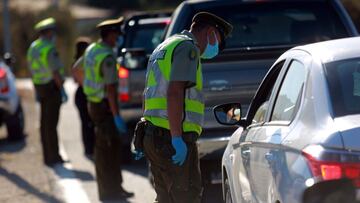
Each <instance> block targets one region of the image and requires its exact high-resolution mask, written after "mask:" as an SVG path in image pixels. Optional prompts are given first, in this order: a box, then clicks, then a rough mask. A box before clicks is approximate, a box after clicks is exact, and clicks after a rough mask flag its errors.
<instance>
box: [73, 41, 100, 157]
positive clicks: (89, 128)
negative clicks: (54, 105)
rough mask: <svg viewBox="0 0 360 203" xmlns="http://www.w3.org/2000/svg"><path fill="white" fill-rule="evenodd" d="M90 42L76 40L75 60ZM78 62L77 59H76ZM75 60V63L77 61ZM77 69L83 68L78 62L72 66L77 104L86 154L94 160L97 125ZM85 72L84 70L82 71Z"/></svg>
mask: <svg viewBox="0 0 360 203" xmlns="http://www.w3.org/2000/svg"><path fill="white" fill-rule="evenodd" d="M89 44H90V39H88V38H87V37H79V38H78V39H77V40H76V51H75V57H74V58H75V60H78V59H79V58H80V57H82V56H83V54H84V52H85V50H86V48H87V47H88V46H89ZM75 62H76V61H75ZM75 62H74V63H75ZM77 70H82V69H81V68H80V69H79V68H77V67H76V63H75V64H74V66H73V68H72V73H73V76H74V80H75V82H76V83H78V84H79V86H78V88H77V90H76V93H75V105H76V107H77V108H78V110H79V115H80V119H81V134H82V141H83V146H84V151H85V156H86V157H87V158H89V159H90V160H93V155H94V148H95V147H94V146H95V129H94V128H95V126H94V123H93V122H92V120H91V118H90V115H89V112H88V109H87V99H86V95H85V94H84V89H83V87H82V80H83V78H78V77H77V75H76V74H78V73H76V71H77ZM81 74H83V72H82V73H81Z"/></svg>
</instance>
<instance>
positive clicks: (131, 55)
mask: <svg viewBox="0 0 360 203" xmlns="http://www.w3.org/2000/svg"><path fill="white" fill-rule="evenodd" d="M121 55H122V61H121V65H122V66H124V67H125V68H127V69H146V66H147V57H146V52H145V49H143V48H131V49H128V48H124V49H122V50H121Z"/></svg>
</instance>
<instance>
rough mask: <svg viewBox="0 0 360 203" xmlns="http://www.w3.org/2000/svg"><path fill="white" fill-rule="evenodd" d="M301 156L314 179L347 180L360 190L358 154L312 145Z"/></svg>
mask: <svg viewBox="0 0 360 203" xmlns="http://www.w3.org/2000/svg"><path fill="white" fill-rule="evenodd" d="M303 155H304V157H305V158H306V159H307V161H308V164H309V167H310V169H311V172H312V175H313V176H314V177H317V178H320V179H323V180H334V179H341V178H349V179H352V180H353V181H354V184H355V185H356V186H357V187H358V188H360V154H355V153H351V152H347V151H342V150H328V149H325V148H323V147H322V146H319V145H314V146H309V147H307V148H305V149H304V150H303Z"/></svg>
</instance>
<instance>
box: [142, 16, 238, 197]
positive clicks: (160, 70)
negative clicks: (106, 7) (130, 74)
mask: <svg viewBox="0 0 360 203" xmlns="http://www.w3.org/2000/svg"><path fill="white" fill-rule="evenodd" d="M231 31H232V26H231V25H230V24H229V23H228V22H226V21H225V20H223V19H222V18H220V17H218V16H216V15H213V14H211V13H207V12H200V13H197V14H196V15H195V16H194V17H193V19H192V24H191V28H190V31H187V30H184V31H183V32H181V33H180V34H176V35H174V36H172V37H170V38H168V39H166V40H165V41H164V42H163V43H161V44H160V45H159V46H158V47H157V48H156V49H155V50H154V52H153V53H152V55H151V57H150V59H149V63H148V69H147V75H146V88H145V90H144V117H145V119H146V120H147V125H146V128H145V136H144V140H143V144H144V152H145V156H146V157H147V159H148V160H149V161H150V165H151V166H150V168H151V171H152V173H153V176H154V185H155V191H156V194H157V197H156V201H155V202H159V203H176V202H179V203H183V202H187V203H190V202H200V201H201V194H202V187H201V175H200V168H199V159H198V154H197V153H198V152H197V147H196V140H197V138H198V136H199V135H200V134H201V131H202V127H201V125H202V122H203V116H204V107H205V106H204V101H203V97H202V88H203V86H202V85H203V84H202V82H203V81H202V71H201V62H200V59H211V58H213V57H215V56H216V55H217V54H218V52H219V51H220V50H222V49H223V48H224V45H225V38H226V37H227V36H228V35H229V34H230V33H231Z"/></svg>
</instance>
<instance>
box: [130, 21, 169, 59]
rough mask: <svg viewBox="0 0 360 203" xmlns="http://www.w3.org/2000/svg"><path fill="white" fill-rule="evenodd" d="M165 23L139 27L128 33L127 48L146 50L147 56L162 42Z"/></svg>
mask: <svg viewBox="0 0 360 203" xmlns="http://www.w3.org/2000/svg"><path fill="white" fill-rule="evenodd" d="M165 26H166V24H165V23H159V24H147V25H138V26H136V27H134V29H129V31H128V33H126V39H125V46H124V47H125V48H145V51H146V53H147V54H151V52H152V51H153V50H154V49H155V48H156V46H157V45H158V44H160V42H161V41H162V38H163V33H164V30H165Z"/></svg>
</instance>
